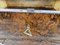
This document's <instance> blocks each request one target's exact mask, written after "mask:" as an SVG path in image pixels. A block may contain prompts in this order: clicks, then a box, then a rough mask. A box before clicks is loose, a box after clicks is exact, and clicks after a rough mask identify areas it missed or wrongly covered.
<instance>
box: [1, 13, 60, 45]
mask: <svg viewBox="0 0 60 45" xmlns="http://www.w3.org/2000/svg"><path fill="white" fill-rule="evenodd" d="M28 24H29V25H30V31H31V33H32V37H29V36H27V35H25V34H24V33H23V32H24V31H25V30H26V27H27V25H28ZM0 30H3V31H6V32H8V33H9V34H11V35H14V34H16V33H19V34H20V33H21V34H22V35H23V36H22V37H20V38H21V39H22V40H26V41H27V40H28V41H29V40H31V41H32V40H34V41H37V42H41V40H40V39H42V40H43V42H46V43H47V40H46V39H47V38H48V43H50V42H54V41H56V43H60V42H59V41H60V40H59V41H58V38H56V40H55V37H58V36H60V15H59V14H44V13H17V12H15V13H11V12H0ZM17 35H18V34H17ZM43 37H44V38H43ZM20 38H19V39H20ZM35 39H37V40H35ZM31 41H29V42H31ZM22 42H23V43H25V42H24V41H22ZM43 42H41V43H42V44H43ZM20 44H21V43H20ZM20 44H19V45H20ZM28 44H29V43H28V42H26V45H28ZM33 44H34V43H32V42H31V45H33ZM36 44H37V43H36ZM42 44H41V45H42ZM22 45H23V44H22ZM38 45H40V43H39V44H38Z"/></svg>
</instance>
